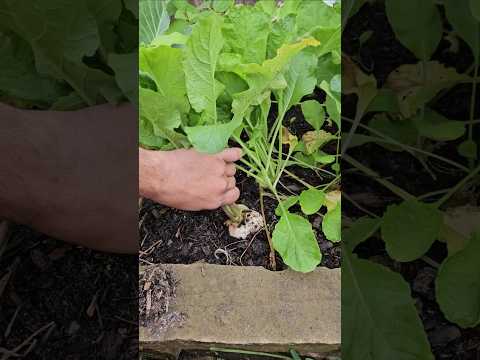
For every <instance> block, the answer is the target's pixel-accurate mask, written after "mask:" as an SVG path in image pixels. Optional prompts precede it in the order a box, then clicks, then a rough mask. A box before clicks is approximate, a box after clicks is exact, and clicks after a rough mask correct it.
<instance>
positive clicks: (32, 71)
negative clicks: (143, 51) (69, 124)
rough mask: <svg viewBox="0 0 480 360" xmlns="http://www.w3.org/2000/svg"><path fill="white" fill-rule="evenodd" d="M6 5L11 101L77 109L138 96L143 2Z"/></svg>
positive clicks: (1, 56) (2, 36)
mask: <svg viewBox="0 0 480 360" xmlns="http://www.w3.org/2000/svg"><path fill="white" fill-rule="evenodd" d="M0 5H1V7H2V12H1V14H0V24H1V25H0V44H1V45H0V65H1V66H2V71H3V75H2V78H1V79H0V99H1V100H2V101H3V102H6V103H9V104H12V105H14V106H17V107H21V108H32V109H41V110H46V109H50V110H73V109H78V108H83V107H87V106H92V105H95V104H101V103H106V102H110V103H114V104H115V103H119V102H122V101H124V100H125V99H130V101H132V102H134V101H135V99H136V97H137V95H136V89H137V85H136V84H133V82H132V81H131V76H129V74H131V72H130V71H131V69H132V68H133V67H135V64H136V58H137V55H136V54H137V48H138V39H137V35H136V34H137V33H138V25H137V22H138V21H137V18H136V14H134V9H135V7H136V5H135V4H133V3H132V4H130V3H129V1H125V3H122V1H114V2H112V1H102V0H100V1H86V2H78V3H73V4H70V3H65V2H61V1H57V0H47V1H9V0H2V1H1V2H0ZM52 9H55V11H53V10H52ZM105 9H108V11H105ZM132 11H133V12H132ZM132 34H133V35H132Z"/></svg>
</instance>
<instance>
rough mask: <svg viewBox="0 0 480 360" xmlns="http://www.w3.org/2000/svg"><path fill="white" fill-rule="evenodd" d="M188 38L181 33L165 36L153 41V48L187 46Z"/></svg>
mask: <svg viewBox="0 0 480 360" xmlns="http://www.w3.org/2000/svg"><path fill="white" fill-rule="evenodd" d="M187 40H188V36H187V35H184V34H182V33H179V32H172V33H169V34H163V35H160V36H158V37H157V38H156V39H155V40H153V41H152V43H151V46H161V45H165V46H172V45H185V44H186V43H187Z"/></svg>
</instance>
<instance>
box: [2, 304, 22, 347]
mask: <svg viewBox="0 0 480 360" xmlns="http://www.w3.org/2000/svg"><path fill="white" fill-rule="evenodd" d="M21 308H22V305H19V306H18V307H17V310H15V313H14V314H13V316H12V320H10V322H9V323H8V326H7V329H6V330H5V333H4V335H3V336H4V338H5V339H8V337H9V336H10V333H11V331H12V327H13V324H14V323H15V319H16V318H17V315H18V313H19V312H20V309H21Z"/></svg>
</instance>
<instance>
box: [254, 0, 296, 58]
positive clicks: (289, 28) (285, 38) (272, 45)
mask: <svg viewBox="0 0 480 360" xmlns="http://www.w3.org/2000/svg"><path fill="white" fill-rule="evenodd" d="M260 3H263V2H260ZM296 32H297V30H296V16H295V15H293V14H290V15H288V16H286V17H285V18H282V19H279V20H278V21H274V22H273V24H272V31H271V32H270V34H269V36H268V41H267V58H268V59H271V58H274V57H275V55H276V54H277V50H278V49H279V48H280V47H281V46H282V45H283V44H288V43H290V42H292V41H293V40H294V38H295V33H296Z"/></svg>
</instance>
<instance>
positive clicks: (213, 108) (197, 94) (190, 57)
mask: <svg viewBox="0 0 480 360" xmlns="http://www.w3.org/2000/svg"><path fill="white" fill-rule="evenodd" d="M222 23H223V19H222V18H221V17H220V16H218V15H216V14H214V13H212V14H210V15H209V16H208V17H205V18H203V19H201V20H200V21H199V22H198V23H197V24H195V25H194V27H193V31H192V34H191V36H190V38H189V39H188V41H187V46H186V48H185V60H184V67H185V78H186V83H187V94H188V99H189V100H190V104H191V105H192V107H193V108H194V109H195V111H196V112H198V113H201V112H204V119H205V121H206V122H207V123H208V124H215V123H216V122H217V104H216V100H217V97H218V95H219V92H220V90H221V83H220V82H218V81H217V80H215V69H216V66H217V61H218V56H219V54H220V51H221V50H222V47H223V43H224V40H223V35H222Z"/></svg>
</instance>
